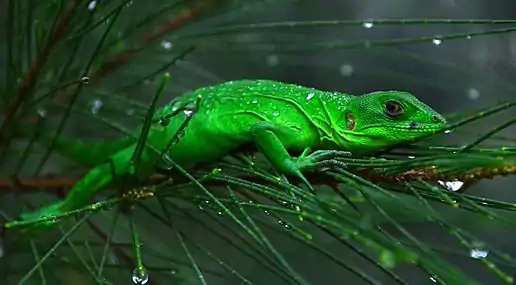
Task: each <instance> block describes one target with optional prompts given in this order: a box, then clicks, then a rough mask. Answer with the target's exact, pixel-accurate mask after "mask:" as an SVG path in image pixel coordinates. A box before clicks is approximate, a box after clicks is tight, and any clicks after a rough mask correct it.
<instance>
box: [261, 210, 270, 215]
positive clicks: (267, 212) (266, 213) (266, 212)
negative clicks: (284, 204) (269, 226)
mask: <svg viewBox="0 0 516 285" xmlns="http://www.w3.org/2000/svg"><path fill="white" fill-rule="evenodd" d="M263 212H264V213H265V215H267V216H270V214H271V213H269V211H267V210H265V211H263Z"/></svg>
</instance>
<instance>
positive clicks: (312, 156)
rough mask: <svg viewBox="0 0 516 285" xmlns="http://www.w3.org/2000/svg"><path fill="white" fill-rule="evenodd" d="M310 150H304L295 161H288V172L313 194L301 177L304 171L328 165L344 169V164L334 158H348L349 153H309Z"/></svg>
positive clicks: (333, 151) (310, 186)
mask: <svg viewBox="0 0 516 285" xmlns="http://www.w3.org/2000/svg"><path fill="white" fill-rule="evenodd" d="M310 152H311V150H310V149H309V148H306V149H305V150H304V151H303V153H302V154H301V156H299V157H298V158H296V159H293V160H291V161H290V167H289V170H290V171H291V173H292V174H294V175H296V176H297V177H299V178H300V179H301V180H302V181H303V183H304V184H305V185H306V186H307V187H308V189H309V190H310V192H312V193H313V194H315V192H316V191H315V189H314V188H313V186H312V185H311V184H310V182H309V181H308V179H306V177H305V176H304V175H303V172H304V171H307V170H313V169H316V168H319V167H321V166H325V165H328V164H332V165H335V164H339V165H340V166H343V167H345V164H344V163H341V162H338V161H337V160H335V158H338V157H343V156H346V157H348V156H350V155H351V153H350V152H347V151H338V150H317V151H315V152H312V153H310Z"/></svg>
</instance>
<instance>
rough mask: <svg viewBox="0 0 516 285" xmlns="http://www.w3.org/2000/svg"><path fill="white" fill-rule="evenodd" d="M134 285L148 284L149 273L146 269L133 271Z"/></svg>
mask: <svg viewBox="0 0 516 285" xmlns="http://www.w3.org/2000/svg"><path fill="white" fill-rule="evenodd" d="M131 279H132V280H133V283H134V284H141V285H143V284H147V282H149V273H147V269H145V268H144V267H141V268H136V269H134V270H133V275H132V278H131Z"/></svg>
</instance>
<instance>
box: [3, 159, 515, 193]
mask: <svg viewBox="0 0 516 285" xmlns="http://www.w3.org/2000/svg"><path fill="white" fill-rule="evenodd" d="M350 172H352V173H354V174H356V175H359V176H361V177H362V178H364V179H367V180H369V181H371V182H373V183H392V184H405V183H407V182H413V181H420V180H423V181H438V180H442V181H454V180H459V181H462V182H464V183H473V182H476V181H479V180H482V179H492V178H494V177H495V176H507V175H515V174H516V166H504V167H498V168H475V169H472V170H470V171H465V172H464V173H460V174H453V175H450V174H443V173H440V172H439V170H438V168H436V167H427V168H422V169H416V170H408V171H404V172H401V173H398V174H394V175H392V174H389V175H385V174H381V173H378V172H376V171H375V170H374V169H369V170H360V171H358V170H350ZM306 176H307V178H308V179H309V180H310V181H311V182H312V183H314V184H316V185H317V184H318V185H332V184H335V183H336V182H335V181H329V180H328V178H327V177H325V176H321V175H320V174H319V175H317V174H316V175H313V174H312V175H311V174H307V175H306ZM166 178H167V177H166V176H164V175H161V174H156V175H154V176H152V177H151V181H163V180H164V179H166ZM240 178H241V179H244V180H247V181H250V182H263V181H260V180H259V179H257V178H255V177H252V176H241V177H240ZM174 181H175V183H177V184H180V183H185V182H188V181H187V180H185V179H183V178H181V177H174ZM76 182H77V180H76V179H58V178H52V177H38V178H32V179H22V180H18V181H16V185H17V186H18V187H20V190H21V191H24V192H29V193H30V192H32V191H40V189H45V191H47V192H48V193H55V192H56V191H62V190H64V189H69V188H71V187H72V186H73V185H74V184H75V183H76ZM205 184H206V185H209V186H217V185H223V183H221V182H217V181H210V180H208V181H206V182H205ZM13 186H14V183H13V181H12V180H0V190H6V189H11V188H12V187H13ZM0 194H1V191H0Z"/></svg>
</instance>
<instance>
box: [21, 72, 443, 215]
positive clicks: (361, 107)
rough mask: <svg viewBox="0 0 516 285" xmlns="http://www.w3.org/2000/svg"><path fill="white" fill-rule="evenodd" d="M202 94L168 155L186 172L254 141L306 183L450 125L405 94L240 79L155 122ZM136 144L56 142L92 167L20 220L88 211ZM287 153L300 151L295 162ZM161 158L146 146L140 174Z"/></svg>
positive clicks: (158, 143) (153, 135)
mask: <svg viewBox="0 0 516 285" xmlns="http://www.w3.org/2000/svg"><path fill="white" fill-rule="evenodd" d="M199 95H200V96H202V99H201V101H200V103H199V106H198V109H197V110H196V112H195V114H194V115H193V117H192V118H191V120H190V122H189V123H188V125H187V126H186V128H185V129H184V132H183V134H182V136H181V138H180V139H179V140H178V141H177V142H176V143H175V144H174V145H172V147H170V148H169V149H168V151H167V152H166V154H167V155H168V156H169V157H170V158H171V159H172V160H173V161H174V162H176V163H177V164H179V165H181V166H182V167H184V168H189V167H192V166H195V165H198V164H200V163H203V162H208V161H213V160H216V159H219V158H221V157H224V156H225V155H227V154H229V153H230V152H231V151H233V150H235V149H237V148H239V147H241V146H243V145H246V144H255V145H256V146H258V148H259V149H260V150H261V152H262V153H263V154H264V155H265V157H266V158H267V159H268V160H269V161H270V162H271V164H272V165H273V166H274V167H275V168H276V169H277V170H278V171H279V172H281V173H284V174H288V175H294V176H297V177H299V178H301V179H302V180H303V181H306V180H305V178H304V176H303V174H302V173H303V172H304V171H306V170H309V169H311V168H313V167H314V166H315V165H317V164H318V163H319V162H321V161H325V160H328V159H330V158H331V157H332V156H335V155H339V154H340V155H342V154H343V152H344V151H348V152H351V153H352V154H353V155H354V156H363V155H365V154H369V153H373V152H376V151H380V150H382V149H385V148H389V147H391V146H393V145H396V144H399V143H403V142H406V141H409V140H414V139H417V138H420V137H422V136H425V135H428V134H430V133H432V132H435V131H437V130H439V129H441V128H443V127H444V126H445V125H446V121H445V119H444V118H443V116H441V115H440V114H439V113H438V112H436V111H435V110H433V109H432V108H430V107H429V106H427V105H425V104H424V103H422V102H421V101H419V100H418V99H416V97H414V96H413V95H411V94H410V93H407V92H401V91H379V92H373V93H369V94H365V95H362V96H353V95H348V94H344V93H338V92H327V91H320V90H317V89H314V88H308V87H303V86H298V85H294V84H288V83H282V82H277V81H270V80H238V81H230V82H225V83H222V84H219V85H215V86H209V87H203V88H199V89H197V90H195V91H192V92H190V93H187V94H185V95H183V96H182V97H180V98H178V99H176V100H174V101H172V102H171V103H170V104H169V105H167V106H164V107H162V108H160V109H158V110H157V111H156V113H155V118H161V117H165V116H166V115H167V114H170V113H172V112H174V111H175V110H177V108H179V106H184V105H188V104H190V103H192V102H195V101H196V99H197V98H198V96H199ZM189 115H190V114H189V112H184V113H179V115H176V116H173V117H171V118H170V119H168V120H164V121H162V122H161V123H159V122H157V123H153V125H152V126H151V128H150V130H149V133H148V137H147V146H149V145H150V146H152V147H153V148H154V149H157V150H165V149H167V146H168V144H169V141H170V140H171V138H172V137H174V135H175V134H176V132H177V131H178V129H179V127H180V125H181V124H182V123H183V122H184V120H185V118H186V117H185V116H189ZM140 131H141V129H140ZM140 131H139V132H140ZM48 141H49V140H48V139H47V142H46V143H47V144H48ZM136 145H137V143H136V140H135V139H134V138H125V139H122V140H119V141H114V142H101V143H81V142H76V141H71V140H70V139H65V138H61V139H60V140H59V141H58V142H57V144H56V145H54V148H55V149H56V150H57V151H58V152H61V153H62V154H65V155H66V156H68V157H70V158H72V159H74V160H75V161H77V162H80V163H83V164H86V165H90V166H94V167H93V169H92V170H90V171H89V172H88V173H87V174H86V175H85V176H84V177H83V178H82V179H81V180H79V181H78V182H77V183H76V184H75V185H74V187H73V188H72V189H71V191H70V192H69V194H68V195H67V197H66V198H65V199H64V200H63V201H60V202H57V203H55V204H52V205H50V206H48V207H44V208H43V209H40V210H38V211H36V212H33V213H29V214H24V215H22V219H23V220H33V219H38V218H41V217H43V216H48V215H56V214H60V213H63V212H67V211H70V210H74V209H77V208H80V207H83V206H85V205H86V204H87V203H88V202H89V200H90V199H91V198H92V197H93V195H94V194H95V193H97V192H98V191H99V190H101V189H103V188H104V187H106V186H107V185H108V184H110V183H111V182H112V181H113V179H114V178H115V177H117V176H119V175H123V174H127V173H128V172H129V169H130V168H129V167H128V166H129V164H130V161H131V158H132V156H133V153H134V151H135V147H136ZM312 150H315V151H313V152H312ZM339 151H340V152H339ZM289 152H290V153H302V154H301V155H300V156H299V157H297V158H294V157H292V156H291V155H290V154H289ZM348 154H349V153H348ZM158 155H159V153H156V151H153V150H151V148H149V147H146V148H145V149H144V150H143V153H142V156H141V160H140V165H142V168H141V171H152V170H153V167H152V165H153V162H154V161H155V160H156V159H157V158H158ZM139 170H140V169H139ZM50 223H51V222H49V224H50Z"/></svg>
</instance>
